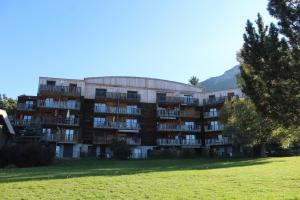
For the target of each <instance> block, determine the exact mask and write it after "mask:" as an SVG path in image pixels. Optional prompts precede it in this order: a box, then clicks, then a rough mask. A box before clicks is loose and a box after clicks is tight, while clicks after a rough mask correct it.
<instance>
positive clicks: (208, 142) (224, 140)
mask: <svg viewBox="0 0 300 200" xmlns="http://www.w3.org/2000/svg"><path fill="white" fill-rule="evenodd" d="M227 144H232V141H231V140H230V139H229V138H227V137H223V138H221V139H218V138H212V139H206V140H205V146H210V145H227Z"/></svg>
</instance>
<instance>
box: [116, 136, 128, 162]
mask: <svg viewBox="0 0 300 200" xmlns="http://www.w3.org/2000/svg"><path fill="white" fill-rule="evenodd" d="M111 150H112V152H113V157H114V158H117V159H120V160H128V159H129V157H130V155H131V148H130V146H129V145H128V144H127V143H126V141H124V140H113V141H112V144H111Z"/></svg>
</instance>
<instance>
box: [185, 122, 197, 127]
mask: <svg viewBox="0 0 300 200" xmlns="http://www.w3.org/2000/svg"><path fill="white" fill-rule="evenodd" d="M184 124H185V125H186V126H189V127H193V126H194V125H195V122H184Z"/></svg>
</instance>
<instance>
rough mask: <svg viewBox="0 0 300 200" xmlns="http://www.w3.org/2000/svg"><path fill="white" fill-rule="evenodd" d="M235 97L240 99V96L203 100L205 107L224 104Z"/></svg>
mask: <svg viewBox="0 0 300 200" xmlns="http://www.w3.org/2000/svg"><path fill="white" fill-rule="evenodd" d="M233 97H236V98H239V96H238V95H234V96H219V97H213V98H207V99H203V105H211V104H223V103H224V102H225V101H226V100H228V99H231V98H233Z"/></svg>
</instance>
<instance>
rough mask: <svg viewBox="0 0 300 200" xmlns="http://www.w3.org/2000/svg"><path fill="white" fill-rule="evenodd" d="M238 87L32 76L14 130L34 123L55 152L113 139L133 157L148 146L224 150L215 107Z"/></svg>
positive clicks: (102, 146) (86, 149) (92, 149)
mask: <svg viewBox="0 0 300 200" xmlns="http://www.w3.org/2000/svg"><path fill="white" fill-rule="evenodd" d="M241 95H242V93H241V92H240V91H239V90H228V91H220V92H215V93H204V92H203V91H202V90H201V89H200V88H197V87H194V86H191V85H188V84H183V83H179V82H174V81H168V80H161V79H154V78H141V77H122V76H120V77H119V76H117V77H113V76H112V77H95V78H85V79H83V80H74V79H61V78H50V77H40V79H39V89H38V93H37V96H25V95H22V96H19V97H18V108H17V109H18V112H17V119H16V122H15V127H16V130H17V132H18V133H19V134H21V135H22V133H24V132H25V131H24V130H25V129H26V127H28V126H30V125H34V124H39V125H40V126H42V131H43V135H42V137H41V138H39V139H41V140H43V141H47V142H49V143H51V144H53V146H54V147H55V148H56V152H57V156H58V157H73V158H77V157H80V156H81V155H83V154H86V155H89V156H110V155H111V151H110V148H109V146H110V144H111V142H112V140H113V139H117V140H124V141H126V142H127V143H128V144H129V145H131V146H132V156H133V158H138V157H147V152H148V151H149V150H151V149H153V148H195V149H203V148H212V149H215V150H216V151H217V152H218V153H219V154H226V153H230V152H231V151H232V147H231V143H230V140H229V139H228V138H226V137H223V135H222V128H223V126H222V124H220V123H219V122H218V111H219V110H220V108H221V107H222V105H223V104H224V102H225V100H226V99H228V98H230V97H232V96H241Z"/></svg>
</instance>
